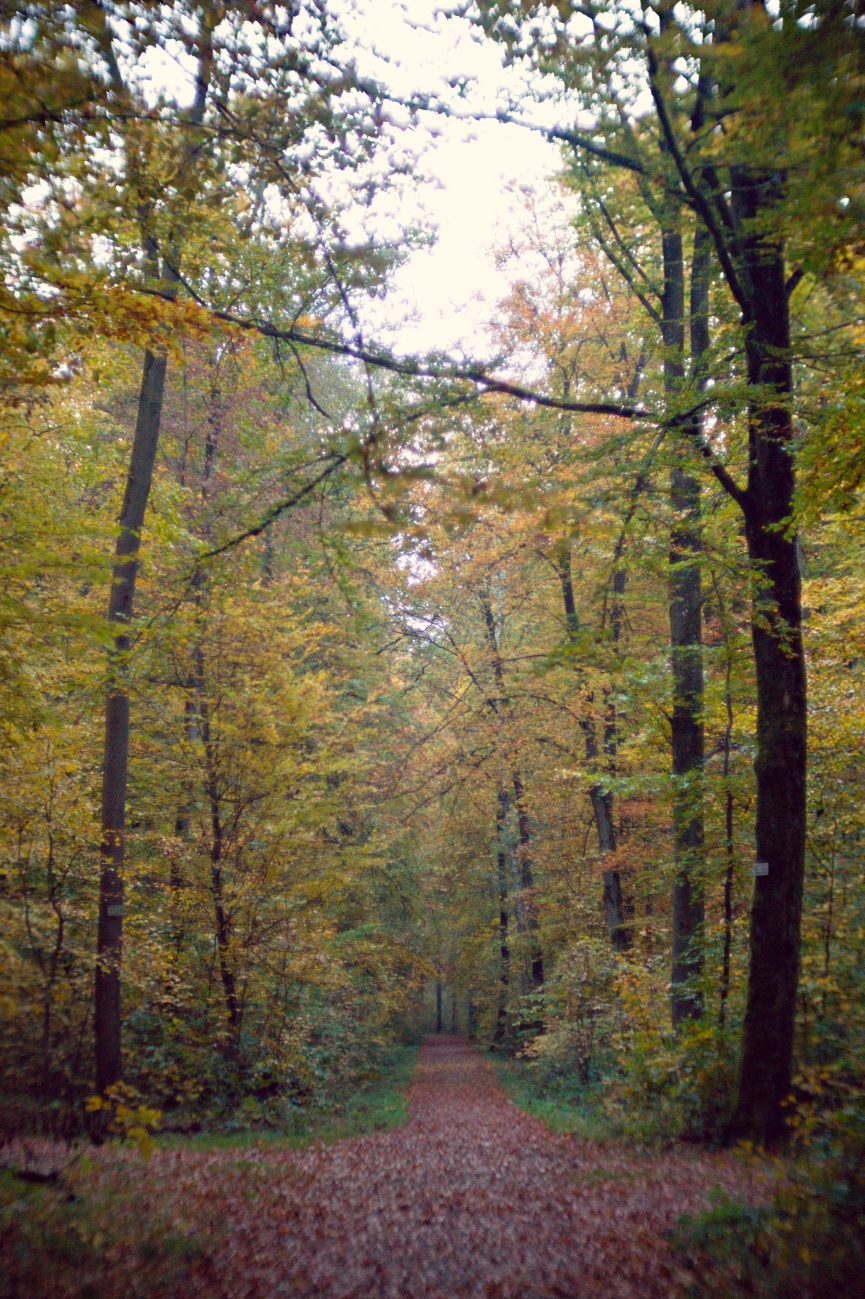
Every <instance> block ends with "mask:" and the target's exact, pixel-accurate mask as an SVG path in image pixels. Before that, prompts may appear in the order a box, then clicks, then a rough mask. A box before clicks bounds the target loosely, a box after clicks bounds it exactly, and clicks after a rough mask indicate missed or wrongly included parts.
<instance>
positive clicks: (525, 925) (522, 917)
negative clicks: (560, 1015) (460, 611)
mask: <svg viewBox="0 0 865 1299" xmlns="http://www.w3.org/2000/svg"><path fill="white" fill-rule="evenodd" d="M480 604H481V611H482V613H483V618H484V627H485V630H486V637H487V643H488V645H489V648H490V652H491V654H492V658H493V674H494V678H495V683H496V691H497V697H496V698H495V699H493V700H491V701H490V704H491V707H492V709H493V712H494V713H495V714H496V716H497V717H499V719H500V720H501V723H502V726H505V725H506V719H505V716H504V712H505V671H504V664H503V663H502V656H501V652H500V649H499V643H498V637H497V635H496V624H495V618H494V617H493V611H492V606H491V604H490V600H489V595H488V594H487V592H486V591H482V592H481V594H480ZM505 747H506V748H507V749H510V744H509V742H508V739H507V737H505ZM511 781H512V783H513V788H514V802H515V804H516V810H517V826H518V835H519V848H518V850H517V875H518V877H517V880H516V885H517V895H516V898H515V907H514V910H515V915H516V919H517V927H518V929H519V930H520V931H521V932H522V931H523V930H525V931H526V932H527V933H528V935H529V959H530V963H531V982H532V987H533V989H534V990H535V991H537V990H538V989H540V988H542V987H543V982H544V960H543V953H542V950H541V943H540V935H539V933H538V928H539V926H538V904H537V898H536V897H535V891H534V890H535V880H534V874H533V871H532V863H531V856H530V848H529V845H530V843H531V832H530V829H529V818H528V814H527V812H526V805H525V792H524V789H523V781H522V775H521V773H520V769H519V767H518V766H516V764H514V766H513V768H512V771H511ZM508 807H509V799H508V795H507V792H506V791H503V790H500V791H499V813H498V815H499V818H501V817H502V816H503V817H504V818H505V819H504V821H503V823H502V830H501V834H502V836H504V835H506V833H507V814H508ZM499 842H500V843H501V844H503V843H504V839H503V837H500V840H499Z"/></svg>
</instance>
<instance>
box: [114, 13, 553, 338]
mask: <svg viewBox="0 0 865 1299" xmlns="http://www.w3.org/2000/svg"><path fill="white" fill-rule="evenodd" d="M335 3H336V5H338V6H339V8H340V10H341V12H342V15H343V21H344V25H345V27H346V29H347V31H348V33H349V35H350V37H352V38H353V39H354V41H356V43H357V46H358V51H359V56H358V62H359V66H360V68H361V71H362V72H365V73H369V74H371V75H373V76H374V77H376V78H378V79H381V80H383V81H385V82H386V83H387V84H388V85H389V86H390V87H391V88H392V89H393V91H394V92H395V94H396V95H398V96H405V97H408V96H409V95H411V94H412V92H417V91H419V90H423V91H427V92H435V91H436V90H437V89H442V90H443V89H444V88H445V86H446V83H447V81H448V79H450V78H455V77H464V78H466V79H467V80H470V81H473V82H474V85H475V87H476V89H475V90H474V91H473V92H472V99H473V102H477V103H480V104H481V105H482V107H483V108H484V110H485V111H494V110H495V107H496V104H497V101H498V102H501V100H500V96H501V95H502V93H503V92H505V91H506V89H507V88H508V87H510V89H511V91H512V92H513V91H514V88H515V87H516V86H517V85H518V84H519V83H518V81H517V78H516V75H515V74H514V73H513V72H511V73H510V74H508V73H505V72H504V71H503V69H502V66H501V55H502V51H501V49H500V48H499V47H497V46H495V45H493V44H492V43H491V42H487V41H479V40H478V38H477V35H476V33H475V32H474V29H472V27H471V26H470V24H468V23H467V22H466V21H464V20H462V19H458V18H453V19H450V18H447V17H445V16H443V14H442V13H441V9H440V7H439V5H440V0H335ZM139 72H142V73H143V74H144V77H145V79H146V80H147V79H150V80H152V84H153V85H154V86H156V87H162V88H166V87H170V90H171V93H173V94H174V95H176V96H177V98H178V99H179V100H180V101H181V102H182V101H184V100H185V99H187V98H188V96H189V94H190V93H191V89H192V77H191V73H192V72H193V65H192V62H191V59H190V56H189V54H188V53H187V52H186V51H173V50H172V51H169V50H165V49H162V50H158V49H154V50H152V51H151V55H150V57H148V59H147V66H146V68H145V67H141V66H139ZM478 87H479V88H480V89H477V88H478ZM534 116H535V118H537V113H535V114H534ZM427 118H428V125H429V127H431V128H433V129H434V131H435V135H434V136H433V135H432V134H430V132H429V130H427V129H426V128H425V127H422V128H421V132H420V139H419V140H418V142H417V144H418V152H419V153H420V155H421V157H420V164H419V174H422V175H423V176H424V177H428V179H427V180H419V182H418V184H417V185H416V186H414V187H411V190H410V196H409V199H408V203H407V207H406V209H405V212H404V213H397V216H398V218H400V219H401V220H402V221H405V220H409V221H411V220H412V219H413V217H415V216H416V214H417V213H418V210H420V212H422V213H424V214H425V217H426V220H427V222H428V223H430V224H432V226H433V227H435V228H437V230H438V239H437V243H436V245H435V247H433V248H431V249H424V250H421V251H418V252H416V253H414V254H413V255H412V257H411V259H410V261H409V263H408V264H407V265H406V266H404V267H403V268H402V269H401V270H400V272H399V273H398V278H397V281H396V285H395V292H394V293H393V294H392V295H390V296H389V297H388V299H387V302H386V303H384V304H376V305H375V307H374V308H373V309H372V310H371V311H370V312H369V313H368V314H367V320H366V329H367V332H368V334H369V337H370V339H372V338H373V337H375V338H377V339H378V340H379V341H381V342H384V343H387V344H389V345H390V346H393V347H396V348H397V349H398V350H400V351H404V352H408V351H427V350H433V349H441V350H447V351H449V352H458V351H459V350H460V349H461V348H462V349H463V350H465V352H466V353H467V354H470V355H473V356H480V355H482V354H483V353H484V352H485V351H488V347H487V346H486V345H485V343H484V339H483V327H484V324H485V322H486V321H488V320H489V319H491V318H492V317H493V315H494V313H495V304H496V302H497V301H498V300H499V299H500V298H502V297H503V296H504V294H505V292H506V291H507V287H508V286H507V282H506V280H505V278H504V276H503V275H502V274H501V273H500V272H499V271H497V270H496V268H495V265H494V260H493V256H492V249H493V247H494V246H495V245H496V244H501V243H502V242H503V239H504V237H505V235H506V233H507V230H508V228H509V227H511V228H513V226H514V225H515V223H516V220H517V217H516V212H517V209H518V206H519V196H518V193H516V194H515V193H514V187H515V186H516V187H517V188H518V187H520V186H542V185H543V183H544V181H545V180H546V178H548V177H549V176H550V175H551V174H552V173H553V172H554V171H555V170H556V169H557V167H558V165H559V152H558V150H557V149H556V148H555V147H554V146H553V145H551V144H549V143H548V142H547V141H546V140H545V139H544V138H543V136H541V135H539V134H537V133H535V132H530V131H527V130H524V129H522V128H520V127H517V126H510V125H505V124H504V123H501V122H495V121H489V122H483V121H482V122H469V121H458V120H453V119H450V118H446V117H443V116H436V117H433V116H432V115H427Z"/></svg>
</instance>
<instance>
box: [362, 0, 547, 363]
mask: <svg viewBox="0 0 865 1299" xmlns="http://www.w3.org/2000/svg"><path fill="white" fill-rule="evenodd" d="M351 14H352V17H351V20H350V26H351V28H352V30H353V31H355V32H357V36H358V40H359V42H363V43H364V44H367V43H370V44H372V45H373V46H374V48H375V49H376V51H377V52H378V53H380V54H382V55H384V56H385V57H387V58H388V59H389V61H390V66H389V69H388V74H387V80H388V82H389V83H390V84H391V86H392V87H393V88H394V89H395V90H396V91H397V93H399V94H409V93H411V91H412V90H415V89H417V88H419V87H423V88H427V89H430V90H434V89H435V88H436V87H437V86H439V85H442V84H443V83H444V82H445V80H446V79H447V78H449V77H455V76H463V77H466V78H477V79H478V83H479V84H480V85H482V86H483V87H484V98H485V99H486V100H487V102H488V106H489V108H490V109H494V107H495V103H496V98H497V93H498V92H499V91H500V90H503V89H505V88H506V87H507V86H508V85H510V86H511V87H513V86H514V85H515V81H514V80H513V79H512V78H511V79H509V78H508V76H507V75H506V74H505V73H504V72H503V70H502V67H501V49H500V48H498V47H496V46H494V45H493V44H492V43H489V42H485V43H483V44H480V43H479V42H478V40H477V39H476V37H473V35H472V29H471V28H470V27H469V25H468V23H465V22H463V21H461V20H459V19H445V18H443V17H441V16H440V15H439V16H437V5H436V0H402V2H400V0H353V3H352V9H351ZM377 70H378V71H381V68H380V67H379V68H378V69H377ZM434 126H435V128H436V129H437V131H438V132H440V134H438V136H437V138H436V139H435V140H434V141H432V142H431V144H430V147H429V149H428V151H427V152H426V153H425V154H424V156H423V158H422V162H421V166H422V168H423V170H424V171H425V172H426V173H428V174H429V175H430V176H431V178H432V183H431V184H428V185H424V186H422V187H419V191H418V193H417V195H416V197H417V199H418V201H419V202H420V204H421V205H422V207H423V208H424V209H425V210H426V211H427V212H428V214H429V216H430V218H431V219H432V222H433V224H434V225H435V226H436V227H437V228H438V240H437V243H436V245H435V247H434V248H432V249H429V250H424V251H419V252H416V253H415V254H414V255H413V256H412V258H411V260H410V262H409V263H408V265H406V266H405V267H404V268H403V269H402V270H401V271H400V273H399V275H398V279H397V284H396V293H395V295H394V296H393V297H392V298H391V299H390V300H389V302H388V303H387V307H386V311H385V315H384V318H379V320H378V321H377V322H376V323H380V324H381V325H384V323H385V321H387V322H388V323H392V324H393V325H394V326H395V328H396V330H397V331H398V340H397V338H396V337H395V336H394V337H393V341H394V343H395V344H396V345H397V346H398V347H399V349H400V350H406V351H409V350H421V351H422V350H427V349H432V348H443V349H447V350H449V351H453V350H457V349H459V348H460V347H461V346H462V347H464V349H465V350H466V352H468V353H470V354H472V355H475V356H477V355H478V354H479V353H480V352H482V351H484V350H485V348H484V346H483V341H482V338H481V334H482V331H483V325H484V323H485V322H486V321H487V320H489V319H490V318H491V316H492V315H493V314H494V311H495V304H496V302H497V301H498V300H499V299H500V298H501V297H503V296H504V294H505V292H506V290H507V287H508V286H507V281H506V280H505V278H504V276H503V275H502V274H501V273H500V272H499V271H497V270H496V268H495V265H494V259H493V256H492V249H493V247H494V246H495V245H496V244H497V243H499V244H500V243H501V242H502V240H503V238H504V236H505V234H506V232H507V230H508V229H509V228H513V226H514V224H515V222H516V220H517V209H518V207H519V196H518V194H516V195H515V194H514V192H513V187H514V186H517V187H519V186H525V185H530V186H540V185H543V183H544V181H545V180H546V178H547V177H549V176H550V175H551V174H552V173H553V172H554V171H555V170H556V169H557V167H558V166H559V165H560V163H559V151H558V149H557V148H556V147H555V146H553V145H551V144H550V143H548V142H547V141H546V140H545V139H544V138H543V137H542V136H540V135H538V134H536V133H534V132H529V131H526V130H524V129H523V128H521V127H518V126H510V125H506V124H504V123H501V122H479V123H478V122H472V123H469V122H459V121H453V120H449V119H446V118H441V117H440V118H437V119H435V120H434Z"/></svg>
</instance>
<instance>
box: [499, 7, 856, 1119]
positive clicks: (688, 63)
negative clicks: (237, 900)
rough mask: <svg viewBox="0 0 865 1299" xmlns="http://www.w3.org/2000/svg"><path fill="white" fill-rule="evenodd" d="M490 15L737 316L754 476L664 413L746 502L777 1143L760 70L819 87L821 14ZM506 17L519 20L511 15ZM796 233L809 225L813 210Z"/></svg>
mask: <svg viewBox="0 0 865 1299" xmlns="http://www.w3.org/2000/svg"><path fill="white" fill-rule="evenodd" d="M480 11H481V14H482V15H483V23H484V26H485V28H486V29H487V30H488V31H489V32H490V33H491V34H492V35H493V36H495V37H496V38H497V39H500V40H504V41H505V42H506V43H508V44H509V45H510V46H511V47H512V48H514V49H515V50H517V51H519V53H520V54H522V55H523V56H524V57H527V58H528V59H529V61H530V62H534V63H535V64H536V65H537V66H538V67H539V68H541V69H542V70H543V71H548V72H551V73H553V75H555V76H557V77H558V78H559V79H560V80H561V82H562V83H563V85H564V86H566V87H567V88H568V89H569V90H571V91H575V92H576V93H577V94H578V95H581V96H582V98H583V103H584V105H585V107H586V108H587V109H589V110H590V111H591V112H592V113H593V114H594V122H595V125H594V128H593V129H590V130H587V131H584V132H581V131H579V130H574V131H571V130H566V129H563V130H558V131H553V132H551V133H550V134H551V135H552V136H553V138H559V139H561V140H563V141H565V142H566V143H567V145H568V146H569V147H570V148H571V149H572V150H573V151H574V152H575V153H576V155H577V156H578V157H580V158H588V159H591V160H594V161H595V162H596V164H597V165H598V166H604V167H612V168H619V169H624V170H625V171H627V172H629V173H631V174H632V175H634V176H635V177H637V178H638V182H639V183H640V184H641V185H644V186H649V187H650V188H651V189H652V192H653V194H654V195H655V196H656V202H657V203H659V204H660V203H661V202H662V200H664V201H669V202H671V203H673V204H677V205H682V206H685V207H687V208H689V209H690V210H691V211H692V212H693V214H694V217H695V219H696V221H697V223H698V225H699V226H701V227H702V228H703V230H704V231H705V235H706V237H707V238H708V240H710V241H711V247H712V249H713V253H714V257H715V259H716V262H717V266H718V268H719V271H720V274H721V276H722V277H723V282H724V285H725V288H726V291H727V293H728V294H729V298H730V299H731V300H732V303H733V304H734V305H735V308H736V309H737V310H738V312H739V313H740V314H741V340H742V347H743V348H744V354H745V368H744V373H743V374H742V376H741V378H742V381H743V384H744V397H743V401H742V403H741V405H742V407H743V413H744V415H745V418H746V419H747V427H748V447H747V468H746V474H747V480H746V483H745V485H744V486H742V485H741V484H740V483H739V482H738V481H737V479H736V477H735V474H734V473H731V472H730V469H729V468H728V465H727V464H726V463H725V462H724V459H723V456H722V455H721V454H719V451H718V449H717V448H716V447H714V446H713V445H712V441H711V439H705V438H704V437H703V436H702V435H701V433H700V430H699V426H694V424H693V411H697V410H699V409H701V407H702V406H703V404H704V403H702V402H700V401H699V400H695V399H693V398H691V399H690V401H689V402H685V403H684V404H683V407H682V408H681V409H680V413H679V415H678V416H675V417H672V418H671V412H668V416H667V418H668V420H670V422H671V425H672V427H673V428H674V429H675V430H676V432H677V433H678V434H679V435H681V436H684V437H687V438H690V440H691V442H692V443H693V444H694V445H695V446H696V447H697V449H698V451H699V452H700V454H701V455H702V456H703V458H704V460H705V463H706V465H707V467H708V468H709V469H710V470H711V472H712V473H713V474H714V475H715V477H716V478H717V480H718V481H719V482H720V483H721V485H722V486H723V488H724V490H725V491H726V492H727V493H728V494H729V495H730V496H731V497H732V499H733V500H734V501H735V502H736V503H737V505H738V506H739V508H740V510H741V511H742V516H743V519H744V525H745V531H746V536H747V541H748V548H749V555H750V558H751V563H752V570H753V580H754V591H755V594H754V615H753V622H752V637H753V647H754V660H755V666H756V674H757V692H758V720H757V743H758V752H757V759H756V774H757V809H756V818H755V838H756V853H757V859H758V861H760V862H764V863H767V864H768V873H765V874H759V875H758V876H757V878H756V881H755V889H754V903H753V907H752V916H751V965H750V974H749V985H748V986H749V992H748V998H749V1000H748V1011H747V1014H746V1018H745V1024H744V1030H743V1040H742V1061H741V1073H740V1081H739V1100H738V1107H737V1113H736V1120H735V1130H736V1131H737V1132H738V1133H739V1134H741V1135H748V1136H750V1137H752V1138H756V1139H758V1140H765V1141H768V1142H771V1141H775V1140H778V1139H779V1138H781V1136H782V1135H783V1133H784V1117H783V1107H784V1103H785V1101H786V1098H787V1096H788V1093H789V1089H790V1081H791V1070H792V1051H793V1030H794V1017H795V994H796V982H797V976H798V964H799V944H800V928H801V907H802V885H803V870H804V845H805V837H804V836H805V798H806V787H805V776H806V689H805V665H804V658H803V654H802V641H801V582H800V575H799V569H798V560H797V549H796V536H795V523H794V487H795V476H794V465H793V433H794V388H793V368H792V353H791V334H790V295H791V293H792V292H793V290H794V289H795V286H796V284H797V283H798V281H799V274H800V272H799V270H798V269H797V268H796V267H795V266H794V267H792V268H790V267H789V265H788V254H787V251H786V249H785V235H786V234H787V231H788V229H789V228H790V225H791V223H792V224H793V228H794V229H795V228H796V227H795V222H796V217H795V215H794V213H795V210H796V209H795V205H796V201H797V200H796V198H793V197H792V194H791V191H790V189H789V187H788V184H787V181H786V180H785V174H786V169H787V168H788V167H789V165H790V162H791V160H792V152H791V151H792V150H793V148H794V142H793V141H792V140H791V138H790V137H789V135H778V134H777V133H774V130H773V128H772V129H770V128H769V122H768V115H767V114H766V112H765V105H766V95H765V84H764V82H763V80H762V78H764V77H765V73H766V67H767V63H768V60H769V59H771V60H772V64H773V66H778V65H779V63H781V64H783V65H784V67H785V69H786V72H787V75H788V78H789V82H788V86H789V85H790V84H792V85H793V86H795V87H796V89H797V91H800V89H801V93H802V94H803V95H804V96H805V97H806V98H807V96H808V93H809V92H808V90H807V89H806V88H805V87H806V86H807V85H808V77H809V76H810V68H809V69H808V71H804V72H803V71H802V70H801V69H800V70H797V69H796V68H795V67H794V65H793V61H792V57H791V56H792V55H793V51H794V50H801V49H802V48H803V46H804V47H805V48H807V49H809V50H811V51H813V44H814V40H813V37H812V36H811V35H810V32H809V30H808V29H809V26H810V24H809V23H807V22H806V23H803V24H800V23H799V21H798V19H799V17H800V15H799V11H798V9H797V8H796V6H795V5H791V6H790V7H789V8H787V7H785V6H782V12H781V17H780V19H779V20H778V21H777V22H776V23H775V24H774V26H773V24H772V22H771V21H770V19H769V17H768V16H767V13H766V11H765V10H764V8H763V7H762V6H761V5H752V6H749V7H747V8H746V9H744V10H741V9H733V8H732V7H728V6H726V5H724V4H721V5H718V6H710V8H709V9H708V10H705V11H701V12H700V13H696V12H694V13H690V12H680V11H678V10H674V9H673V8H672V7H671V6H668V5H666V4H661V5H646V6H642V7H640V8H639V9H635V10H633V11H631V10H622V11H621V12H617V13H616V14H614V15H612V16H611V15H609V14H608V12H607V11H606V10H604V9H603V8H602V7H596V8H595V7H591V6H590V7H588V8H585V7H581V9H580V11H579V12H580V18H579V20H578V21H576V22H575V24H574V25H571V26H569V25H568V19H569V18H570V16H571V10H570V9H569V8H568V9H567V10H565V11H562V12H560V11H559V10H558V9H555V8H550V7H548V6H546V5H543V4H542V5H538V6H534V5H532V6H529V7H527V8H523V7H522V6H510V5H508V4H502V5H499V4H492V5H487V4H483V5H481V6H480ZM505 16H506V17H507V22H506V23H502V22H500V19H503V18H505ZM535 19H538V20H540V19H544V20H549V21H550V22H551V23H552V24H553V26H554V28H555V30H556V32H557V43H556V45H555V46H554V47H552V48H551V47H550V45H549V42H548V41H545V42H544V43H543V44H540V43H538V42H537V37H536V35H535V34H533V28H532V23H533V21H534V20H535ZM822 24H825V25H826V29H827V32H831V41H832V53H831V55H830V56H829V59H830V61H833V62H834V63H835V65H836V66H837V65H838V63H839V61H843V60H849V59H851V58H855V57H856V56H855V55H854V54H853V45H854V44H855V38H854V37H853V34H852V33H853V28H852V27H850V26H849V24H848V25H847V27H846V28H845V27H844V25H843V20H842V19H841V15H840V10H839V9H838V8H837V7H835V6H831V5H830V6H827V7H826V9H825V11H823V10H821V13H820V15H819V17H816V16H815V26H820V25H822ZM534 30H535V31H536V32H537V31H539V30H540V29H539V28H535V29H534ZM821 39H822V38H821ZM770 51H771V53H770ZM860 52H861V51H860ZM730 55H732V57H729V56H730ZM764 60H766V62H764ZM641 93H642V94H645V95H648V96H649V97H650V100H651V104H652V112H651V113H647V112H645V111H644V110H643V109H638V108H637V97H638V95H639V94H641ZM848 134H849V133H848ZM843 137H844V128H842V129H841V131H840V132H837V133H836V135H835V140H836V141H837V145H836V148H837V149H838V150H842V151H843V149H844V148H845V147H846V145H845V142H844V139H843ZM796 144H797V145H798V141H797V142H796ZM806 157H807V160H808V161H807V167H806V170H807V172H808V174H809V175H810V176H811V177H812V178H813V179H814V180H815V181H817V182H819V183H820V186H821V189H822V193H825V186H826V182H827V179H828V172H827V169H826V167H825V163H824V162H823V161H822V160H821V158H820V151H819V148H818V146H817V139H816V137H812V138H811V139H810V140H808V141H807V144H806ZM836 157H837V154H836ZM836 174H837V173H836ZM799 184H800V185H801V181H800V182H799ZM797 188H798V186H797ZM829 188H830V189H831V181H830V182H829ZM798 192H799V195H801V192H802V191H801V189H799V191H798ZM818 192H820V191H819V190H818ZM822 193H821V197H822ZM836 193H837V191H836ZM799 229H800V231H802V233H803V234H805V237H806V238H807V233H806V232H807V229H808V225H807V223H806V225H805V229H804V230H802V225H801V223H800V226H799ZM794 248H795V243H794ZM794 255H795V254H794ZM725 377H726V376H725ZM686 572H687V568H686V569H685V570H683V573H686ZM687 833H690V831H688V832H687Z"/></svg>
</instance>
